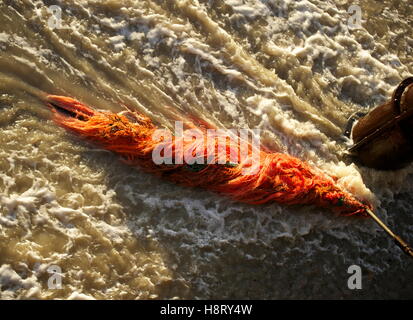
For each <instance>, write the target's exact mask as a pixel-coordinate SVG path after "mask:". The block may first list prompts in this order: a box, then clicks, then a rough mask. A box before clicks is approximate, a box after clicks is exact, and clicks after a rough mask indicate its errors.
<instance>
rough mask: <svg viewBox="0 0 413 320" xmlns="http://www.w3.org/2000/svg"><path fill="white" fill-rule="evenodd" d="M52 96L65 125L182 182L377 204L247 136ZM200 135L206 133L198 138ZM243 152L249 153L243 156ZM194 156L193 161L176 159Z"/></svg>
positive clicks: (257, 199) (277, 197)
mask: <svg viewBox="0 0 413 320" xmlns="http://www.w3.org/2000/svg"><path fill="white" fill-rule="evenodd" d="M48 101H49V106H50V107H51V108H52V110H53V111H54V115H55V117H54V119H55V121H56V122H57V123H58V124H60V125H61V126H63V127H65V128H66V129H68V130H70V131H72V132H74V133H76V134H78V135H80V136H81V137H83V138H85V139H87V140H89V141H92V142H94V143H96V144H98V145H99V146H100V147H102V148H105V149H107V150H110V151H113V152H115V153H117V154H119V155H120V156H122V158H123V159H125V160H126V161H127V162H128V163H129V164H131V165H136V166H139V167H141V168H142V169H143V170H145V171H147V172H152V173H154V174H156V175H158V176H161V177H164V178H166V179H168V180H170V181H173V182H175V183H177V184H180V185H184V186H188V187H202V188H205V189H208V190H211V191H214V192H217V193H220V194H225V195H227V196H229V197H231V198H232V199H234V200H237V201H241V202H245V203H250V204H264V203H268V202H272V201H274V202H277V203H280V204H288V205H292V204H305V205H312V204H313V205H316V206H319V207H326V208H330V209H332V210H334V211H335V212H338V213H340V214H344V215H353V214H358V215H363V216H364V215H366V209H367V208H369V209H370V208H371V207H370V205H368V204H364V203H362V202H360V201H359V200H357V199H356V198H355V197H354V196H352V195H351V194H349V193H348V192H345V191H344V190H342V189H340V188H339V187H338V186H337V185H336V184H335V182H334V180H333V179H332V178H330V177H329V176H327V175H325V174H324V173H322V172H321V171H319V170H318V169H316V168H312V167H311V166H310V165H309V164H307V163H306V162H304V161H301V160H299V159H297V158H295V157H292V156H290V155H287V154H282V153H272V152H267V151H263V150H254V146H252V145H251V144H247V146H246V147H245V141H243V142H244V143H239V142H240V141H241V139H238V141H237V139H226V138H222V137H221V136H219V135H217V136H214V137H213V138H212V139H211V138H210V137H208V139H207V138H206V137H205V134H203V133H205V130H204V131H202V130H200V129H195V130H194V129H193V130H184V132H183V135H182V136H179V137H173V136H172V135H171V133H170V131H168V132H166V130H164V132H163V133H164V134H159V130H157V129H158V128H157V127H156V126H155V125H154V124H153V122H152V121H151V120H150V119H149V118H148V117H146V116H144V115H141V114H137V113H130V112H129V115H123V114H115V113H110V112H99V111H95V110H93V109H92V108H90V107H88V106H86V105H84V104H82V103H80V102H78V101H76V100H74V99H71V98H68V97H61V96H48ZM202 134H203V135H202ZM197 135H199V136H203V137H204V138H201V139H199V138H198V139H196V138H195V137H196V136H197ZM234 140H235V142H234ZM242 146H244V147H242ZM242 153H244V155H248V156H247V157H244V158H242V157H241V156H240V155H241V154H242ZM254 154H255V155H256V157H255V158H252V156H253V155H254ZM234 155H235V156H234ZM157 157H158V158H159V159H167V160H166V161H164V162H162V161H158V160H159V159H157ZM191 157H192V158H191ZM188 158H191V160H192V161H191V162H189V161H186V162H185V161H176V159H180V160H182V159H188ZM254 159H255V161H254ZM169 160H171V161H169Z"/></svg>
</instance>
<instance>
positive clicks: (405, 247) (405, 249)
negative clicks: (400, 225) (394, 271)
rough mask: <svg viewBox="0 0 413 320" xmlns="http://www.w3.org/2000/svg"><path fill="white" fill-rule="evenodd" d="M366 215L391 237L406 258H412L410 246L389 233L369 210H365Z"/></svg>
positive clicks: (412, 253) (412, 252)
mask: <svg viewBox="0 0 413 320" xmlns="http://www.w3.org/2000/svg"><path fill="white" fill-rule="evenodd" d="M366 211H367V213H368V214H369V215H370V217H372V218H373V219H374V221H375V222H376V223H377V224H378V225H379V226H380V227H382V228H383V230H384V231H386V232H387V234H389V235H390V237H392V238H393V239H394V242H396V244H397V245H398V246H399V247H400V248H401V249H402V250H403V252H404V253H406V254H407V255H408V256H410V257H412V258H413V249H412V248H410V246H409V245H408V244H407V243H406V242H405V241H403V239H401V238H400V237H399V236H397V235H395V234H394V232H393V231H391V230H390V229H389V228H388V227H387V226H386V225H385V224H384V222H383V221H381V220H380V219H379V218H378V217H377V216H376V215H375V214H374V213H373V211H371V210H370V209H367V210H366Z"/></svg>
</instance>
